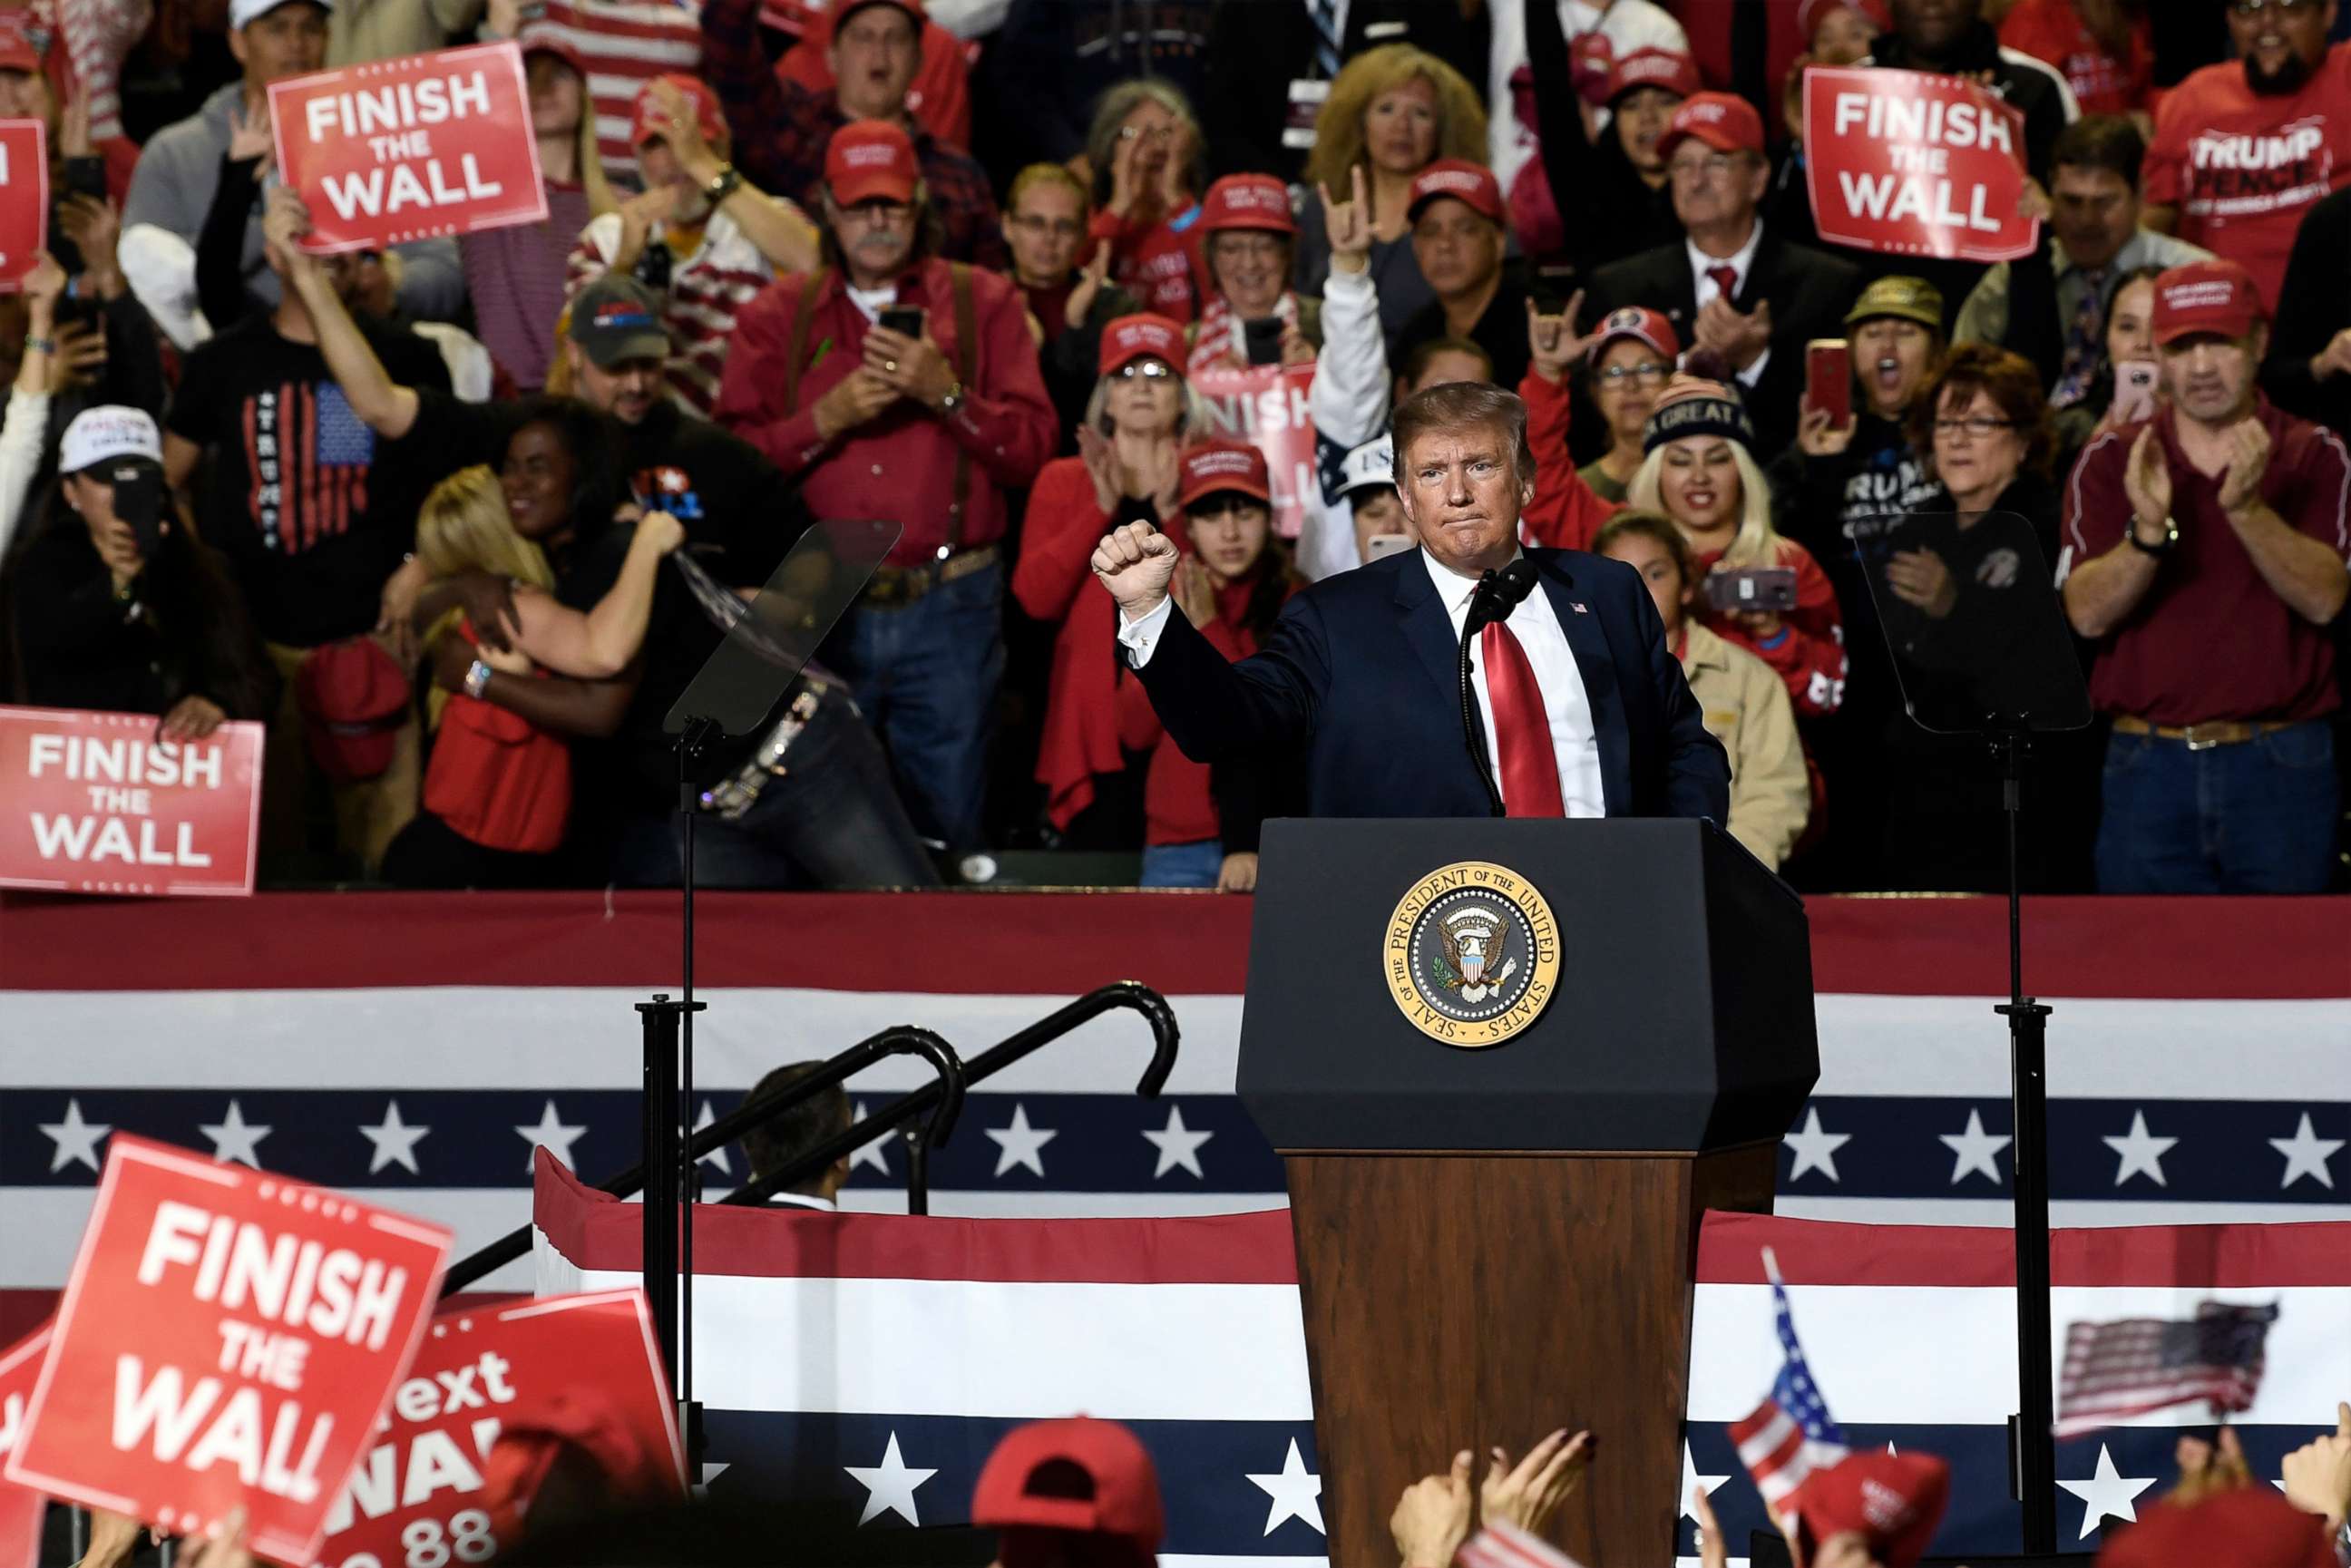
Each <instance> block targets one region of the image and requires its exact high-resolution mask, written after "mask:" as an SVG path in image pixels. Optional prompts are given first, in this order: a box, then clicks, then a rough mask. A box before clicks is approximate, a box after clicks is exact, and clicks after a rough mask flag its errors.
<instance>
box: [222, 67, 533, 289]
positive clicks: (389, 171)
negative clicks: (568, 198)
mask: <svg viewBox="0 0 2351 1568" xmlns="http://www.w3.org/2000/svg"><path fill="white" fill-rule="evenodd" d="M269 113H270V119H271V122H272V125H273V128H274V130H275V131H276V134H277V168H278V171H279V172H280V174H281V175H282V176H283V177H284V179H285V181H286V183H287V184H288V185H291V186H292V187H293V188H294V190H295V193H297V194H298V195H299V196H300V197H301V198H302V200H303V201H304V202H305V203H307V204H308V205H309V208H310V227H311V233H310V238H309V239H308V241H306V242H305V245H304V248H305V249H308V250H312V251H316V252H318V253H319V254H321V255H326V254H330V253H333V252H336V251H347V250H381V249H383V248H385V247H386V246H394V245H399V244H401V243H402V242H403V241H407V240H414V239H430V238H433V237H434V236H435V235H456V234H473V233H475V232H477V231H479V230H482V229H494V228H504V227H507V226H508V225H516V224H535V223H539V222H542V221H544V220H545V219H546V217H547V188H546V186H545V185H544V184H543V183H541V182H540V179H539V173H538V138H537V137H536V136H534V135H533V134H532V131H531V123H530V92H529V89H528V88H527V87H526V86H525V85H524V78H523V68H522V53H521V51H520V50H518V49H517V47H515V46H514V45H513V44H512V43H510V42H509V43H498V44H475V45H471V46H468V47H465V48H461V49H440V50H436V51H434V53H432V54H425V55H409V56H406V57H402V58H401V59H396V60H371V61H369V62H368V63H366V64H364V65H354V66H342V67H339V68H336V69H334V70H329V71H320V72H319V73H317V74H316V75H313V76H306V77H293V78H288V79H287V80H285V81H275V82H272V83H270V84H269Z"/></svg>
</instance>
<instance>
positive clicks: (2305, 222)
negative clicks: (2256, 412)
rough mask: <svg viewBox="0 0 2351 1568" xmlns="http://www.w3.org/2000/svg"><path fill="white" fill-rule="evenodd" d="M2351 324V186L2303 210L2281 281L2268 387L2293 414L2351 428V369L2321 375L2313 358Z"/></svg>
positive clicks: (2340, 430)
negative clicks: (2313, 369)
mask: <svg viewBox="0 0 2351 1568" xmlns="http://www.w3.org/2000/svg"><path fill="white" fill-rule="evenodd" d="M2346 327H2351V186H2346V188H2345V189H2343V190H2340V191H2337V192H2335V193H2334V194H2333V195H2331V196H2328V197H2326V198H2325V199H2324V200H2322V201H2320V202H2319V203H2318V204H2317V205H2315V206H2314V207H2312V208H2311V209H2310V211H2308V212H2307V213H2304V214H2303V218H2302V226H2301V227H2300V228H2299V229H2297V230H2295V231H2294V251H2293V254H2292V255H2290V256H2288V257H2287V259H2286V264H2285V282H2284V283H2283V285H2281V286H2280V287H2279V289H2278V303H2277V319H2276V320H2275V321H2274V322H2273V323H2271V326H2270V351H2269V357H2268V358H2267V359H2265V360H2263V361H2262V386H2263V387H2264V388H2266V389H2267V390H2268V392H2269V394H2270V401H2271V402H2274V403H2276V404H2277V405H2278V406H2279V407H2280V408H2282V409H2284V410H2285V411H2286V412H2287V413H2294V414H2299V415H2301V416H2302V417H2303V418H2304V419H2307V420H2311V421H2313V422H2314V423H2319V424H2323V425H2325V426H2326V427H2327V428H2328V429H2329V430H2332V431H2334V432H2335V434H2337V435H2345V434H2351V375H2340V374H2337V375H2332V376H2329V377H2327V378H2326V379H2325V381H2320V380H2319V379H2318V378H2317V377H2316V376H2314V375H2312V374H2311V373H2310V361H2311V360H2312V359H2313V358H2314V356H2316V355H2318V354H2321V353H2324V352H2325V350H2326V345H2327V344H2328V343H2330V342H2332V341H2333V340H2334V339H2335V333H2337V332H2339V331H2341V330H2342V329H2344V328H2346Z"/></svg>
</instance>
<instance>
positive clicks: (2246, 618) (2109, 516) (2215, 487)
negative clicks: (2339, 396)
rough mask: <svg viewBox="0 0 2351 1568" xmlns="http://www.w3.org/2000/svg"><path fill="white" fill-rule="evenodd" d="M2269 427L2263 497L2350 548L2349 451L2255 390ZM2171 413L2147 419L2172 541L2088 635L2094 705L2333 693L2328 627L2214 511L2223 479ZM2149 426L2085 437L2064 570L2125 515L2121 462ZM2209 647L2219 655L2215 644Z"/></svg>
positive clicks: (2282, 704) (2302, 712) (2303, 710)
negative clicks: (2113, 621)
mask: <svg viewBox="0 0 2351 1568" xmlns="http://www.w3.org/2000/svg"><path fill="white" fill-rule="evenodd" d="M2255 416H2256V417H2257V418H2259V419H2260V420H2261V422H2262V425H2263V426H2265V427H2266V428H2267V429H2268V431H2269V433H2270V441H2271V443H2272V444H2271V449H2270V461H2269V467H2268V468H2267V470H2266V471H2264V473H2263V474H2262V500H2263V501H2265V502H2267V503H2268V504H2269V506H2270V507H2271V508H2272V509H2273V510H2274V511H2275V512H2276V513H2277V515H2278V516H2279V517H2283V518H2284V519H2285V520H2286V523H2287V525H2288V526H2289V527H2292V528H2299V529H2301V530H2302V531H2303V532H2304V533H2305V534H2308V535H2309V536H2310V537H2311V538H2314V539H2321V540H2324V541H2325V543H2326V544H2327V545H2328V546H2329V547H2330V548H2332V549H2334V551H2335V554H2337V555H2351V523H2346V516H2345V512H2346V494H2351V455H2346V453H2345V451H2344V448H2343V443H2342V441H2341V440H2340V439H2338V438H2337V437H2336V436H2335V434H2334V433H2333V432H2332V431H2329V430H2326V429H2324V428H2322V427H2321V426H2318V425H2314V424H2307V423H2304V422H2303V421H2301V420H2298V419H2295V418H2294V417H2293V416H2292V415H2290V414H2285V413H2280V412H2278V411H2277V410H2276V409H2274V408H2272V407H2271V406H2270V405H2269V403H2268V402H2266V401H2264V402H2262V404H2261V406H2260V407H2259V409H2257V410H2256V411H2255ZM2172 418H2173V416H2172V414H2171V413H2168V412H2167V413H2163V414H2160V415H2158V416H2157V417H2156V418H2155V419H2154V420H2153V421H2151V422H2149V423H2152V424H2153V425H2154V427H2155V432H2156V437H2157V439H2158V440H2159V441H2160V442H2162V444H2163V455H2164V457H2165V459H2166V461H2167V464H2168V466H2169V468H2170V470H2171V516H2172V517H2173V519H2174V520H2175V521H2176V522H2178V523H2179V543H2178V544H2177V545H2175V546H2173V547H2172V549H2171V553H2170V555H2169V556H2168V557H2167V558H2166V559H2165V560H2164V561H2163V564H2162V566H2161V568H2160V570H2158V571H2157V573H2156V578H2155V586H2154V587H2153V588H2151V589H2149V590H2148V591H2147V597H2146V598H2145V599H2142V600H2140V601H2139V602H2138V607H2137V609H2135V610H2133V611H2132V612H2131V613H2130V616H2129V618H2128V619H2127V620H2126V621H2125V622H2123V623H2122V624H2121V625H2120V626H2118V627H2116V629H2115V630H2114V631H2113V632H2110V633H2109V634H2108V635H2107V636H2106V637H2105V639H2104V640H2103V641H2101V642H2100V643H2099V644H2098V662H2097V664H2095V666H2093V668H2092V669H2091V671H2090V700H2091V701H2092V702H2093V703H2095V705H2096V706H2097V708H2098V710H2099V711H2100V712H2101V713H2111V714H2124V715H2127V716H2130V717H2133V718H2141V719H2145V720H2147V722H2148V723H2149V724H2162V725H2189V724H2203V723H2206V722H2209V721H2211V720H2217V719H2273V720H2277V719H2305V718H2316V717H2318V716H2320V715H2322V714H2327V713H2331V712H2333V711H2334V710H2335V707H2336V706H2338V705H2339V703H2340V700H2341V699H2340V696H2339V694H2338V693H2337V692H2336V690H2335V653H2334V647H2333V644H2332V643H2329V642H2328V640H2327V633H2326V630H2325V628H2324V627H2319V626H2313V625H2312V624H2311V623H2310V622H2307V621H2305V620H2304V619H2303V618H2302V617H2301V616H2299V615H2297V614H2295V613H2294V611H2293V610H2291V609H2289V608H2288V607H2287V605H2286V602H2285V601H2284V600H2283V599H2280V598H2279V597H2278V596H2277V593H2276V591H2274V590H2273V589H2272V588H2271V587H2270V585H2269V584H2268V583H2266V582H2264V581H2262V574H2261V571H2260V570H2259V569H2258V568H2257V567H2255V566H2254V565H2253V559H2252V556H2250V555H2248V554H2246V553H2245V547H2244V545H2243V543H2242V542H2241V541H2240V540H2239V539H2238V538H2237V530H2236V529H2235V528H2233V527H2231V524H2230V522H2229V519H2228V517H2227V515H2226V514H2225V513H2223V512H2222V511H2221V510H2220V479H2219V477H2218V476H2213V475H2209V474H2205V473H2203V472H2201V471H2200V470H2199V469H2198V468H2197V466H2196V465H2194V464H2192V463H2190V462H2189V460H2188V455H2187V454H2186V453H2184V452H2182V451H2181V450H2180V449H2179V440H2178V439H2177V437H2176V436H2175V434H2173V426H2172ZM2143 428H2145V426H2142V425H2137V424H2126V425H2124V426H2123V427H2122V428H2121V429H2119V430H2116V431H2112V432H2110V433H2108V434H2105V435H2102V436H2100V437H2098V439H2097V440H2095V441H2093V442H2092V443H2090V444H2089V445H2088V446H2087V447H2086V448H2085V449H2084V451H2083V453H2082V458H2081V461H2080V462H2078V463H2076V464H2075V465H2074V477H2073V478H2072V480H2071V481H2069V482H2068V483H2067V485H2066V486H2065V557H2064V568H2063V569H2061V576H2062V571H2063V570H2071V568H2072V567H2073V566H2074V565H2076V564H2078V563H2080V562H2082V561H2085V560H2089V559H2094V558H2095V557H2097V556H2101V555H2104V554H2105V553H2106V552H2107V551H2108V550H2110V549H2114V548H2115V547H2116V545H2119V544H2121V543H2122V540H2123V530H2124V529H2125V528H2128V527H2129V526H2130V515H2131V509H2130V498H2129V497H2127V496H2126V495H2125V494H2124V491H2123V469H2124V466H2125V465H2126V463H2127V462H2128V460H2129V457H2130V449H2131V443H2132V442H2133V441H2135V440H2137V437H2138V433H2139V431H2140V430H2141V429H2143ZM2216 651H2218V653H2219V654H2220V656H2217V657H2216V656H2215V654H2216Z"/></svg>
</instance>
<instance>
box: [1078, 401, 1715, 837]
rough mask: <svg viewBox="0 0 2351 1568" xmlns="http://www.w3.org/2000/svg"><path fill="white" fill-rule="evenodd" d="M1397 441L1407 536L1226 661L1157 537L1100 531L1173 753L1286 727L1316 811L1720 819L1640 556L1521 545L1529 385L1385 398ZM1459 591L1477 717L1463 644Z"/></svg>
mask: <svg viewBox="0 0 2351 1568" xmlns="http://www.w3.org/2000/svg"><path fill="white" fill-rule="evenodd" d="M1395 455H1396V482H1397V489H1398V491H1399V493H1400V496H1401V498H1402V500H1403V503H1404V508H1405V515H1406V516H1407V517H1410V518H1411V520H1412V523H1413V526H1414V528H1415V529H1416V531H1417V533H1418V535H1419V538H1420V548H1419V549H1416V550H1410V551H1402V552H1398V553H1395V554H1393V555H1388V556H1384V557H1382V558H1381V559H1378V560H1375V561H1373V562H1371V563H1370V564H1369V565H1366V566H1363V567H1359V568H1357V569H1355V570H1353V571H1348V572H1343V573H1341V574H1339V575H1338V576H1336V577H1332V578H1329V579H1326V580H1323V581H1322V582H1319V583H1316V584H1315V585H1313V586H1312V587H1311V588H1309V589H1307V590H1305V591H1303V592H1301V593H1299V594H1297V595H1296V596H1295V597H1293V598H1292V599H1291V600H1290V603H1289V605H1288V606H1287V607H1286V608H1285V609H1284V610H1283V612H1282V614H1281V619H1280V622H1278V623H1277V625H1276V626H1275V628H1274V632H1273V634H1272V636H1271V638H1270V640H1269V641H1268V643H1266V645H1265V647H1264V649H1263V650H1262V651H1261V652H1259V653H1257V654H1255V655H1254V656H1252V657H1250V658H1247V659H1243V660H1241V661H1240V662H1238V664H1228V663H1227V662H1226V660H1225V657H1224V655H1223V654H1221V653H1218V652H1217V650H1216V649H1215V647H1213V646H1212V645H1211V644H1210V643H1208V642H1207V640H1206V639H1205V638H1203V637H1202V636H1201V635H1200V633H1199V632H1197V631H1196V630H1195V629H1194V628H1193V627H1192V626H1191V625H1190V623H1189V622H1186V620H1185V618H1184V615H1183V612H1181V611H1179V610H1177V609H1176V608H1175V605H1174V604H1173V603H1172V602H1171V601H1169V599H1168V596H1167V585H1168V582H1169V580H1171V579H1172V578H1173V577H1174V575H1175V563H1176V547H1175V543H1174V542H1173V541H1172V540H1170V539H1169V538H1167V537H1166V536H1165V535H1164V534H1162V533H1160V532H1159V530H1158V529H1156V528H1153V527H1151V526H1150V525H1149V524H1147V523H1130V524H1127V525H1126V526H1124V527H1123V528H1117V529H1114V530H1113V531H1112V532H1111V533H1109V534H1107V535H1105V536H1104V537H1103V538H1102V543H1101V545H1100V546H1098V547H1097V548H1096V549H1095V551H1094V556H1093V563H1092V565H1093V572H1094V577H1095V580H1097V581H1099V582H1100V583H1101V584H1102V587H1103V588H1104V589H1105V590H1107V591H1109V592H1110V594H1111V596H1112V597H1113V599H1115V600H1116V601H1118V606H1119V622H1120V624H1119V632H1118V638H1119V642H1120V643H1121V645H1122V647H1123V650H1124V656H1125V657H1126V659H1127V660H1128V662H1129V663H1130V664H1132V665H1133V667H1134V670H1135V671H1136V674H1137V675H1138V678H1139V679H1140V680H1141V682H1142V684H1143V686H1144V691H1145V692H1146V693H1147V694H1148V695H1149V696H1150V698H1151V705H1152V706H1153V707H1154V708H1155V709H1156V710H1157V712H1158V714H1159V717H1160V719H1161V722H1162V723H1164V724H1165V726H1166V729H1167V734H1168V736H1169V737H1171V738H1173V739H1174V740H1175V744H1176V745H1177V746H1178V747H1181V748H1182V749H1183V752H1184V755H1185V756H1186V757H1189V758H1192V759H1194V760H1195V761H1201V762H1214V761H1216V760H1217V759H1218V758H1222V757H1225V756H1227V755H1229V754H1235V753H1248V752H1252V751H1260V750H1267V749H1275V748H1289V747H1301V748H1302V750H1303V753H1304V756H1305V758H1306V788H1307V801H1308V807H1307V809H1308V810H1309V812H1310V813H1311V815H1314V816H1321V817H1481V816H1488V815H1500V814H1507V815H1509V816H1513V817H1546V816H1548V817H1560V816H1566V817H1604V816H1605V817H1627V816H1632V817H1639V816H1650V817H1658V816H1676V817H1711V818H1713V819H1714V820H1715V821H1718V822H1720V821H1724V820H1725V819H1726V818H1728V816H1729V792H1730V766H1729V760H1728V759H1727V758H1726V757H1725V756H1724V753H1723V749H1722V747H1721V746H1720V745H1719V744H1718V743H1717V742H1716V741H1715V739H1714V738H1713V737H1711V736H1709V735H1708V734H1707V732H1706V727H1705V725H1704V724H1703V723H1702V722H1701V721H1700V715H1699V711H1698V704H1697V702H1696V701H1695V700H1694V699H1693V698H1692V697H1691V695H1690V692H1689V685H1688V683H1687V682H1686V681H1685V680H1684V679H1683V677H1682V671H1681V665H1680V664H1679V663H1678V662H1677V660H1676V659H1675V657H1674V654H1673V652H1672V650H1671V649H1669V648H1667V645H1666V635H1665V627H1664V624H1663V623H1662V622H1660V621H1659V620H1658V618H1657V611H1656V605H1655V604H1654V603H1653V602H1652V601H1651V600H1650V597H1649V593H1648V591H1647V589H1646V587H1645V586H1644V585H1643V584H1642V582H1641V580H1640V579H1639V577H1638V576H1637V575H1635V573H1634V571H1633V570H1632V569H1631V568H1629V567H1626V566H1625V565H1622V564H1621V563H1619V562H1616V561H1611V560H1604V559H1601V558H1600V557H1598V556H1594V555H1588V554H1586V553H1584V552H1583V551H1582V550H1553V549H1520V543H1519V512H1520V508H1521V507H1524V506H1525V505H1526V504H1527V502H1528V500H1529V499H1530V498H1531V497H1532V496H1533V494H1534V484H1535V463H1534V454H1533V453H1532V451H1531V450H1530V448H1529V447H1528V444H1527V411H1526V405H1525V404H1524V403H1522V402H1520V401H1519V400H1518V398H1516V397H1515V396H1513V395H1511V394H1510V393H1509V392H1503V391H1501V390H1499V388H1496V387H1493V386H1490V385H1486V384H1482V383H1472V382H1462V383H1458V384H1455V385H1451V386H1441V387H1435V388H1432V389H1430V390H1429V391H1427V392H1422V393H1420V394H1419V395H1418V396H1416V397H1415V398H1413V399H1412V400H1411V401H1409V402H1406V403H1405V405H1404V406H1403V407H1402V408H1400V409H1398V410H1397V411H1396V415H1395ZM1560 461H1562V462H1564V461H1566V459H1565V458H1564V456H1562V458H1561V459H1560ZM1489 576H1490V577H1491V578H1493V579H1494V581H1493V582H1490V583H1489V582H1488V581H1487V580H1488V579H1489ZM1481 584H1482V585H1483V586H1481ZM1498 589H1499V591H1497V590H1498ZM1513 590H1515V591H1518V592H1522V593H1523V594H1524V598H1523V599H1522V600H1521V601H1519V602H1518V603H1517V604H1516V607H1515V608H1514V609H1513V608H1510V606H1509V604H1508V603H1507V601H1508V600H1509V599H1510V597H1511V596H1512V591H1513ZM1473 612H1474V613H1475V615H1476V617H1477V620H1478V621H1479V622H1481V624H1480V625H1479V626H1478V627H1477V628H1476V629H1475V631H1474V634H1473V635H1472V636H1471V637H1470V638H1469V645H1468V657H1469V664H1470V683H1469V684H1470V693H1469V700H1470V702H1471V703H1474V706H1475V710H1476V716H1477V725H1476V727H1474V729H1473V727H1471V726H1470V725H1468V723H1467V722H1465V720H1466V718H1467V713H1468V704H1465V701H1464V697H1463V693H1462V688H1461V681H1460V675H1459V663H1458V649H1459V647H1460V643H1461V641H1462V636H1463V632H1464V629H1465V627H1466V626H1468V625H1469V624H1470V621H1471V617H1472V614H1473Z"/></svg>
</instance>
